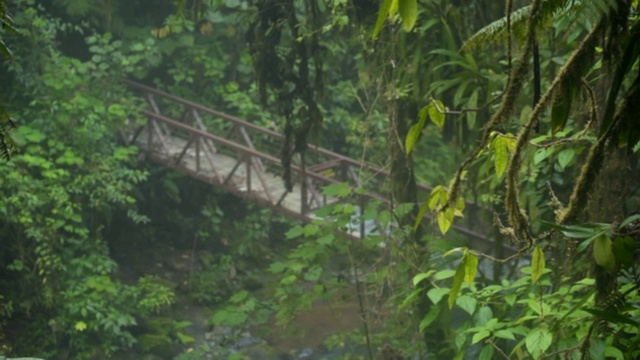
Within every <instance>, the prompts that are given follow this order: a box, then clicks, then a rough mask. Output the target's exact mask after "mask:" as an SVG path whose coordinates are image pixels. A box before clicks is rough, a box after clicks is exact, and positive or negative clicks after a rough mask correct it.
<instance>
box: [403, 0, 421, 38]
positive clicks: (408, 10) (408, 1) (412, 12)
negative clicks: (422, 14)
mask: <svg viewBox="0 0 640 360" xmlns="http://www.w3.org/2000/svg"><path fill="white" fill-rule="evenodd" d="M398 12H399V13H400V18H401V19H402V27H403V28H404V30H405V31H411V29H413V27H414V26H415V24H416V19H417V18H418V0H398Z"/></svg>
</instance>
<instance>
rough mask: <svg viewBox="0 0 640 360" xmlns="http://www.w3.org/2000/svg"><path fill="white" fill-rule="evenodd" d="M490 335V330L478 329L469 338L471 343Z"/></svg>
mask: <svg viewBox="0 0 640 360" xmlns="http://www.w3.org/2000/svg"><path fill="white" fill-rule="evenodd" d="M490 335H491V331H489V330H487V329H483V330H480V331H478V332H477V333H475V334H473V337H472V338H471V344H476V343H478V342H479V341H481V340H482V339H486V338H488V337H489V336H490Z"/></svg>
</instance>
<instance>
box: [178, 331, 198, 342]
mask: <svg viewBox="0 0 640 360" xmlns="http://www.w3.org/2000/svg"><path fill="white" fill-rule="evenodd" d="M176 337H177V338H178V340H180V343H182V345H187V344H191V343H193V342H195V341H196V339H195V338H194V337H193V336H191V335H188V334H185V333H183V332H176Z"/></svg>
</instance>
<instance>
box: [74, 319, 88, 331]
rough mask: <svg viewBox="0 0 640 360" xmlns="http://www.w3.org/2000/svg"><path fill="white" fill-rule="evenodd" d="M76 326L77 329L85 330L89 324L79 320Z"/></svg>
mask: <svg viewBox="0 0 640 360" xmlns="http://www.w3.org/2000/svg"><path fill="white" fill-rule="evenodd" d="M74 328H75V329H76V330H77V331H85V330H87V324H86V323H85V322H84V321H78V322H76V324H75V326H74Z"/></svg>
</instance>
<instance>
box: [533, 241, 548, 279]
mask: <svg viewBox="0 0 640 360" xmlns="http://www.w3.org/2000/svg"><path fill="white" fill-rule="evenodd" d="M544 267H545V259H544V252H543V251H542V249H541V248H540V247H539V246H536V247H535V249H533V257H532V259H531V283H532V284H535V283H536V282H537V281H538V279H540V276H542V273H543V272H544Z"/></svg>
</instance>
